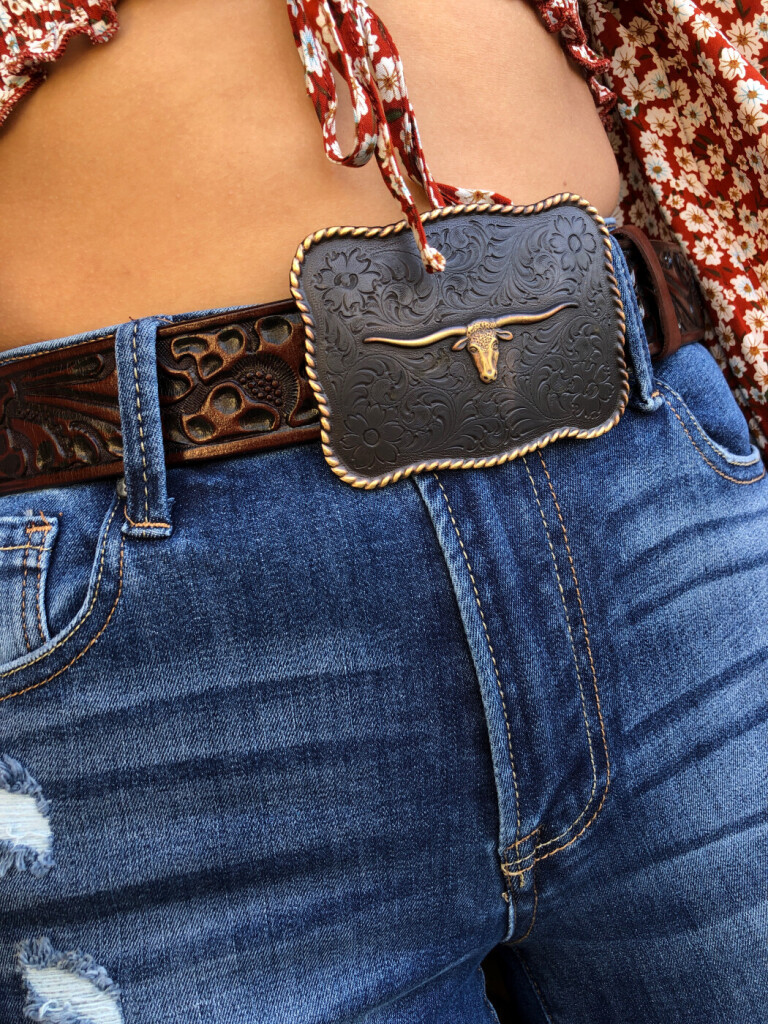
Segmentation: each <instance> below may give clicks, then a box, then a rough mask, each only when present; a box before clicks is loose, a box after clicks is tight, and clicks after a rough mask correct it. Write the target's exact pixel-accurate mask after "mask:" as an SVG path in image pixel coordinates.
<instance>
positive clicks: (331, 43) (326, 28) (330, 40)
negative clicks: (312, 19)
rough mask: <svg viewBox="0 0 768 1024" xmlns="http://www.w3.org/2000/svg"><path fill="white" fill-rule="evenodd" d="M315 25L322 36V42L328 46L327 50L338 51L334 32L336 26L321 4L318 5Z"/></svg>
mask: <svg viewBox="0 0 768 1024" xmlns="http://www.w3.org/2000/svg"><path fill="white" fill-rule="evenodd" d="M317 25H318V28H319V29H320V33H321V35H322V37H323V42H324V43H325V45H326V46H327V47H328V50H329V52H330V53H338V51H339V49H340V47H339V44H338V37H337V34H336V26H335V25H334V24H333V23H332V22H331V19H330V17H329V15H328V12H327V11H326V9H325V8H324V7H322V6H320V7H319V8H318V11H317Z"/></svg>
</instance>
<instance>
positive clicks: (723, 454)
mask: <svg viewBox="0 0 768 1024" xmlns="http://www.w3.org/2000/svg"><path fill="white" fill-rule="evenodd" d="M655 383H656V384H658V385H659V386H660V387H662V388H666V389H667V391H669V393H670V394H671V395H674V396H675V398H676V399H677V400H678V402H679V403H680V404H681V405H682V407H683V408H684V409H685V411H686V412H687V413H688V415H689V416H690V418H691V421H692V422H693V424H694V426H695V427H696V429H697V430H698V432H699V433H700V434H701V438H702V440H703V441H706V443H707V444H708V445H709V447H710V448H711V449H712V451H713V452H714V453H715V455H717V457H718V458H720V459H722V460H723V461H724V462H728V463H730V465H732V466H754V465H755V464H756V463H758V462H759V461H760V455H759V454H758V455H756V456H754V457H753V458H751V459H746V458H744V459H740V458H738V457H737V456H729V455H728V452H727V451H726V450H725V449H724V448H722V447H720V446H719V445H717V444H715V443H714V441H712V440H711V438H709V437H708V436H707V432H706V430H705V429H704V428H703V427H702V425H701V423H699V421H698V419H697V418H696V416H695V415H694V413H693V412H692V411H691V408H690V406H689V405H688V403H687V402H686V401H685V399H684V398H683V396H682V395H681V394H679V393H678V392H677V391H675V389H674V388H673V387H672V386H671V385H670V384H667V382H666V381H664V380H660V379H657V380H656V382H655ZM661 397H662V398H664V395H662V396H661Z"/></svg>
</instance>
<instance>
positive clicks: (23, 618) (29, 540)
mask: <svg viewBox="0 0 768 1024" xmlns="http://www.w3.org/2000/svg"><path fill="white" fill-rule="evenodd" d="M31 546H32V538H31V537H30V535H29V530H27V544H26V547H25V548H24V560H23V562H22V565H23V568H24V575H23V576H22V579H21V628H22V630H23V632H24V643H25V644H26V645H27V653H30V652H31V651H32V642H31V640H30V639H29V631H28V630H27V573H28V572H29V561H28V559H29V549H30V547H31Z"/></svg>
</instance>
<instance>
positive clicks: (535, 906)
mask: <svg viewBox="0 0 768 1024" xmlns="http://www.w3.org/2000/svg"><path fill="white" fill-rule="evenodd" d="M540 830H541V825H537V826H536V828H535V829H534V830H533V832H530V833H529V834H528V837H527V838H530V836H533V835H536V833H537V832H539V831H540ZM534 852H535V851H534ZM536 864H537V861H534V862H533V864H531V866H530V867H528V868H523V869H522V870H521V871H516V872H515V874H517V875H520V876H521V877H520V882H521V884H522V880H523V877H524V876H525V875H526V874H527V872H528V871H533V869H534V868H535V867H536ZM531 880H532V882H533V911H532V912H531V921H530V924H529V925H528V927H527V929H526V931H525V934H524V935H521V936H520V938H519V939H514V940H512V941H511V942H508V943H507V945H509V946H516V945H518V943H520V942H522V941H523V940H524V939H527V938H528V936H529V935H530V934H531V932H532V931H533V926H534V924H535V923H536V912H537V911H538V909H539V890H538V887H537V885H536V872H535V871H533V874H532V875H531Z"/></svg>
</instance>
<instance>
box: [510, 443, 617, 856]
mask: <svg viewBox="0 0 768 1024" xmlns="http://www.w3.org/2000/svg"><path fill="white" fill-rule="evenodd" d="M539 458H540V459H541V462H542V466H543V467H544V469H545V472H546V473H547V479H548V481H549V487H550V492H551V494H552V497H553V499H554V501H555V507H556V509H557V513H558V518H559V519H560V526H561V529H562V531H563V537H564V539H565V542H566V550H567V551H568V555H569V558H570V562H571V573H572V576H573V580H574V584H575V586H576V590H577V595H578V599H579V609H580V612H581V616H582V628H583V630H584V636H585V642H586V644H587V650H588V652H589V658H590V664H591V667H592V672H593V680H594V684H595V697H596V700H597V710H598V715H599V718H600V727H601V732H602V737H603V746H604V750H605V758H606V785H605V789H604V790H603V795H602V799H601V800H600V804H599V806H598V807H597V810H596V811H595V813H594V814H593V815H592V817H591V818H590V820H589V821H588V822H587V823H586V825H585V826H584V828H582V830H581V831H580V832H579V833H578V836H580V835H582V833H583V832H584V831H586V829H587V828H589V826H590V825H591V824H592V822H593V821H594V820H595V818H596V817H597V815H598V814H599V813H600V809H601V808H602V806H603V803H604V802H605V797H606V794H607V792H608V786H609V785H610V763H609V760H608V748H607V743H606V739H605V729H604V726H603V719H602V712H601V709H600V699H599V694H598V692H597V679H596V674H595V671H594V661H593V659H592V651H591V646H590V644H589V634H588V632H587V628H586V621H585V617H584V611H583V604H582V601H581V593H580V591H579V587H578V579H577V577H576V570H575V566H574V564H573V559H572V557H571V552H570V545H569V544H568V541H567V533H566V530H565V523H564V522H563V519H562V514H561V511H560V506H559V503H558V502H557V498H556V495H555V491H554V487H553V485H552V479H551V477H550V475H549V472H548V471H547V469H546V465H545V463H544V459H543V457H542V456H541V454H539ZM522 461H523V465H524V466H525V471H526V473H527V474H528V479H529V481H530V484H531V487H532V488H533V493H534V497H535V498H536V504H537V505H538V508H539V514H540V515H541V520H542V523H543V524H544V531H545V534H546V537H547V544H548V546H549V551H550V555H551V556H552V562H553V565H554V569H555V576H556V578H557V586H558V590H559V592H560V599H561V601H562V604H563V611H564V613H565V622H566V626H567V628H568V638H569V642H570V645H571V652H572V654H573V661H574V666H575V668H576V677H577V680H578V684H579V695H580V698H581V710H582V716H583V718H584V727H585V730H586V733H587V743H588V746H589V759H590V763H591V766H592V789H591V792H590V796H589V800H588V801H587V803H586V804H585V806H584V808H583V809H582V811H581V813H580V814H579V815H578V817H577V818H576V819H575V820H574V821H572V822H571V824H570V825H569V826H568V827H567V828H566V829H565V830H564V831H563V832H561V833H560V835H558V836H555V837H554V838H553V839H548V840H546V841H545V842H543V843H539V844H537V845H536V847H535V848H534V850H533V852H532V853H530V854H527V855H526V856H524V857H521V858H520V860H519V865H522V864H523V863H524V862H525V861H526V860H530V859H533V861H534V863H535V862H536V861H537V860H543V859H545V858H546V857H551V856H552V855H553V854H555V853H557V852H558V851H559V850H561V849H564V848H565V846H567V845H570V843H571V842H573V841H575V839H576V838H578V836H575V837H573V838H572V839H570V840H569V841H568V843H565V844H564V845H563V846H560V847H556V848H555V849H554V850H549V851H548V852H547V853H545V854H541V855H538V856H537V854H538V851H539V850H541V849H544V848H545V847H547V846H551V845H552V844H553V843H557V842H558V841H559V840H560V839H564V838H565V837H566V836H568V835H569V833H571V832H572V831H573V829H574V828H575V827H576V825H577V824H578V823H579V821H580V820H581V819H582V818H583V817H584V815H585V814H586V813H587V811H588V810H589V808H590V806H591V805H592V802H593V801H594V799H595V792H596V789H597V767H596V765H595V755H594V747H593V745H592V734H591V731H590V728H589V718H588V715H587V709H586V700H585V697H584V686H583V682H582V678H581V671H580V669H579V662H578V655H577V653H576V645H575V642H574V638H573V630H572V628H571V622H570V616H569V615H568V607H567V603H566V599H565V592H564V589H563V585H562V580H561V577H560V570H559V567H558V564H557V557H556V555H555V549H554V545H553V543H552V537H551V534H550V531H549V524H548V522H547V518H546V515H545V514H544V509H543V507H542V504H541V499H540V497H539V492H538V488H537V487H536V483H535V481H534V479H533V476H532V474H531V471H530V468H529V466H528V460H527V459H526V457H525V456H523V457H522ZM530 834H532V833H530ZM530 834H529V836H530ZM529 836H526V837H524V839H527V838H529ZM522 841H524V840H521V842H522Z"/></svg>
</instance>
